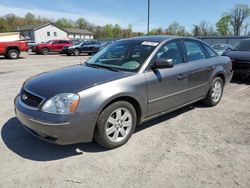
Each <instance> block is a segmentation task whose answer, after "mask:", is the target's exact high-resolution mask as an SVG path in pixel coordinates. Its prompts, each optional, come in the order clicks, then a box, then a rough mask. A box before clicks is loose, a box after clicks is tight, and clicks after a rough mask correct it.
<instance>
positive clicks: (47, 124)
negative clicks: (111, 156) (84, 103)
mask: <svg viewBox="0 0 250 188" xmlns="http://www.w3.org/2000/svg"><path fill="white" fill-rule="evenodd" d="M19 100H20V99H19V96H18V97H16V99H15V113H16V116H17V118H18V120H19V121H20V122H21V123H22V125H23V126H24V128H25V129H26V130H28V131H29V132H30V133H31V134H32V135H34V136H36V137H38V138H40V139H42V140H45V141H48V142H52V143H55V144H60V145H67V144H75V143H80V142H91V141H92V139H93V134H94V129H95V124H96V118H97V114H96V113H88V114H72V115H56V114H49V113H46V112H42V111H39V110H33V109H28V108H26V107H24V106H22V105H21V104H20V101H19Z"/></svg>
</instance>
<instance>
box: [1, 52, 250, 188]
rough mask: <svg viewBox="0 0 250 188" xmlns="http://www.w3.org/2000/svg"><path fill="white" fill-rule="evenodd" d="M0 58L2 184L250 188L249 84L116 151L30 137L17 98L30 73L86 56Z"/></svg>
mask: <svg viewBox="0 0 250 188" xmlns="http://www.w3.org/2000/svg"><path fill="white" fill-rule="evenodd" d="M22 57H23V58H21V59H18V60H5V59H3V58H0V104H1V108H0V126H1V138H0V156H1V157H0V180H1V181H0V187H213V188H214V187H226V188H230V187H245V188H249V187H250V84H249V83H246V82H245V83H244V82H240V81H238V80H235V79H234V80H233V81H232V83H230V84H229V85H228V86H227V88H226V89H225V92H224V97H223V99H222V101H221V103H220V104H219V105H218V106H216V107H213V108H207V107H205V106H204V105H202V104H200V103H196V104H194V105H192V106H188V107H186V108H183V109H181V110H178V111H176V112H174V113H171V114H168V115H165V116H162V117H160V118H158V119H155V120H153V121H150V122H148V123H145V124H143V125H141V126H139V127H138V128H137V129H136V133H134V135H133V136H132V138H131V139H130V141H129V142H128V143H127V144H126V145H124V146H123V147H120V148H118V149H114V150H110V151H107V150H104V149H102V148H101V147H100V146H98V145H97V144H95V143H87V144H76V145H70V146H57V145H53V144H49V143H46V142H44V141H40V140H39V139H37V138H35V137H33V136H31V135H30V134H29V133H27V132H26V131H25V130H24V129H23V128H22V127H21V126H20V123H19V121H18V120H17V119H16V118H15V114H14V108H13V99H14V97H15V96H16V94H17V93H18V91H19V90H20V87H21V84H22V83H23V82H24V80H25V79H26V78H28V77H30V76H32V75H35V74H38V73H40V72H45V71H49V70H53V69H57V68H61V67H65V66H68V65H72V64H77V63H80V62H81V61H83V60H84V59H87V58H88V57H87V56H79V57H67V56H62V55H48V56H41V55H28V54H23V55H22Z"/></svg>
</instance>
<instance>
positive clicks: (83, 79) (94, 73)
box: [23, 64, 134, 99]
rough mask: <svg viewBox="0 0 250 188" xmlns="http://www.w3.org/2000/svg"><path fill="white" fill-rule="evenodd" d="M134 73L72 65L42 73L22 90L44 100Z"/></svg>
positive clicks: (27, 82) (30, 80) (28, 82)
mask: <svg viewBox="0 0 250 188" xmlns="http://www.w3.org/2000/svg"><path fill="white" fill-rule="evenodd" d="M131 74H134V73H125V72H115V71H110V70H106V69H98V68H93V67H88V66H86V65H84V64H83V65H74V66H70V67H66V68H63V69H59V70H56V71H53V72H48V73H42V74H40V75H37V76H34V77H32V78H30V79H28V80H27V81H26V82H25V83H24V85H23V87H24V89H26V90H28V91H30V92H32V93H34V94H37V95H39V96H42V97H45V98H47V99H48V98H51V97H53V96H55V95H56V94H58V93H77V92H79V91H82V90H84V89H87V88H89V87H92V86H96V85H99V84H102V83H106V82H109V81H113V80H117V79H121V78H124V77H128V76H130V75H131Z"/></svg>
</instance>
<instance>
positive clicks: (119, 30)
mask: <svg viewBox="0 0 250 188" xmlns="http://www.w3.org/2000/svg"><path fill="white" fill-rule="evenodd" d="M113 34H114V38H121V37H122V28H121V26H120V25H118V24H115V26H114V27H113Z"/></svg>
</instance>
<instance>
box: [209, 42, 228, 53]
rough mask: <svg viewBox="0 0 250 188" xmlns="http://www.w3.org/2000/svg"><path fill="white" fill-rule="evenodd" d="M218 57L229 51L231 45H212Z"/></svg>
mask: <svg viewBox="0 0 250 188" xmlns="http://www.w3.org/2000/svg"><path fill="white" fill-rule="evenodd" d="M211 47H212V48H213V49H214V50H215V51H216V52H217V53H218V54H219V55H222V54H223V53H224V52H225V51H228V50H231V49H232V45H231V44H214V45H212V46H211Z"/></svg>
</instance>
